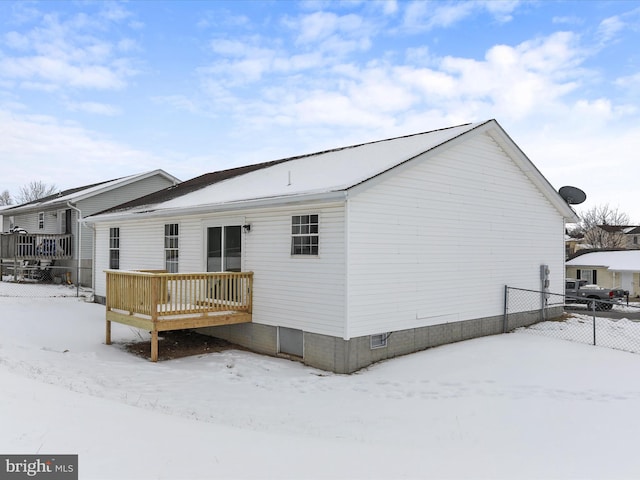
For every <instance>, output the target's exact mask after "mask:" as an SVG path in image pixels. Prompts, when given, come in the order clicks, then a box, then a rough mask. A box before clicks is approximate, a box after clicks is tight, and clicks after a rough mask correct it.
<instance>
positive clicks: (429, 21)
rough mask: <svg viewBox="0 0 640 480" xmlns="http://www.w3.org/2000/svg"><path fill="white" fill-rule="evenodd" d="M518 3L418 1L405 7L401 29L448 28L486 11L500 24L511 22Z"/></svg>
mask: <svg viewBox="0 0 640 480" xmlns="http://www.w3.org/2000/svg"><path fill="white" fill-rule="evenodd" d="M520 3H521V2H519V1H455V2H440V1H433V0H418V1H414V2H411V3H409V4H408V5H407V7H406V9H405V12H404V25H403V28H406V29H409V30H410V31H428V30H432V29H434V28H448V27H451V26H452V25H455V24H457V23H458V22H460V21H462V20H464V19H466V18H468V17H470V16H471V15H472V14H474V13H477V12H483V11H486V12H487V13H488V14H489V15H491V17H492V18H493V19H494V20H495V21H497V22H500V23H505V22H508V21H511V19H512V13H513V12H514V11H515V10H516V8H517V7H518V6H519V5H520Z"/></svg>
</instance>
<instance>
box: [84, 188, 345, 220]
mask: <svg viewBox="0 0 640 480" xmlns="http://www.w3.org/2000/svg"><path fill="white" fill-rule="evenodd" d="M346 198H347V192H346V191H345V190H335V191H328V192H321V193H308V194H299V195H287V196H279V197H268V198H258V199H252V200H241V201H237V202H226V203H211V204H205V205H195V206H186V207H175V208H162V209H154V207H153V205H149V208H148V209H147V210H143V211H131V210H125V211H122V212H114V213H104V214H100V215H93V216H89V217H87V218H85V219H84V221H85V222H86V223H89V224H98V223H106V222H109V223H113V222H119V221H131V220H138V219H141V218H156V217H173V216H178V215H180V216H181V215H197V214H202V213H219V212H230V211H236V210H249V209H256V208H265V207H276V206H284V205H297V204H303V203H319V202H320V203H323V202H342V201H344V200H345V199H346Z"/></svg>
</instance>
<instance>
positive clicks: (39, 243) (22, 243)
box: [0, 233, 73, 261]
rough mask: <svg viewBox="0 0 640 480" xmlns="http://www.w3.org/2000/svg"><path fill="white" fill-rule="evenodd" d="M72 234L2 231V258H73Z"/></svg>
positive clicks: (0, 249) (0, 241) (0, 239)
mask: <svg viewBox="0 0 640 480" xmlns="http://www.w3.org/2000/svg"><path fill="white" fill-rule="evenodd" d="M71 241H72V239H71V234H70V233H67V234H50V233H0V258H3V259H5V260H15V261H18V260H49V261H50V260H65V259H70V258H72V253H73V252H72V245H71Z"/></svg>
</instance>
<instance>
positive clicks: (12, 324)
mask: <svg viewBox="0 0 640 480" xmlns="http://www.w3.org/2000/svg"><path fill="white" fill-rule="evenodd" d="M60 288H62V289H64V288H65V287H60ZM67 290H68V289H67ZM59 291H60V292H62V290H59ZM0 293H1V292H0ZM72 293H75V291H74V292H72ZM619 325H620V326H621V327H624V326H626V327H625V328H629V329H633V328H634V327H635V324H633V322H621V323H620V324H619ZM539 328H545V327H544V325H543V326H541V327H539ZM554 328H555V327H554ZM138 336H139V332H138V331H137V330H135V329H130V328H129V327H126V326H124V325H119V324H115V325H114V326H113V340H114V342H120V343H123V342H126V341H131V340H135V339H136V338H138ZM638 371H640V355H637V354H632V353H627V352H621V351H616V350H610V349H607V348H602V347H593V346H589V345H584V344H580V343H574V342H569V341H565V340H561V339H557V338H549V337H546V336H544V335H533V334H531V332H526V331H518V332H515V333H513V334H507V335H500V336H494V337H487V338H482V339H477V340H472V341H467V342H462V343H458V344H455V345H449V346H444V347H438V348H433V349H430V350H427V351H424V352H421V353H417V354H413V355H409V356H405V357H402V358H397V359H394V360H391V361H387V362H384V363H380V364H377V365H374V366H372V367H370V368H368V369H365V370H362V371H360V372H358V373H356V374H354V375H350V376H347V375H335V374H330V373H327V372H323V371H320V370H315V369H311V368H308V367H305V366H303V365H301V364H299V363H296V362H292V361H287V360H283V359H277V358H270V357H266V356H261V355H257V354H252V353H247V352H242V351H236V350H227V351H224V352H221V353H212V354H207V355H201V356H197V357H190V358H183V359H179V360H172V361H166V362H160V363H157V364H153V363H151V362H149V361H147V360H144V359H141V358H138V357H135V356H133V355H131V354H129V353H127V352H125V351H124V350H123V349H122V348H119V347H118V346H117V345H112V346H106V345H104V307H102V306H100V305H96V304H91V303H87V302H85V301H84V300H83V299H82V298H64V297H63V298H14V297H1V296H0V382H1V384H2V393H1V394H0V412H1V419H2V422H1V425H2V435H0V453H3V454H9V453H21V454H35V453H40V454H45V453H57V454H62V453H72V454H78V455H79V464H80V469H79V470H80V478H81V479H94V478H102V479H127V478H131V479H152V478H153V479H155V478H157V479H161V478H162V479H206V478H224V479H226V478H292V479H293V478H295V479H303V478H339V479H343V478H347V479H351V478H385V479H396V478H474V479H475V478H509V479H514V478H544V479H548V478H603V479H605V478H606V479H616V478H638V477H639V476H640V463H638V461H637V439H638V435H639V433H638V432H640V415H638V411H640V384H639V383H638V381H637V375H638V373H637V372H638Z"/></svg>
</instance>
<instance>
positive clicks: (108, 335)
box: [104, 320, 111, 345]
mask: <svg viewBox="0 0 640 480" xmlns="http://www.w3.org/2000/svg"><path fill="white" fill-rule="evenodd" d="M105 330H106V331H105V341H104V343H106V344H107V345H111V321H110V320H107V325H106V329H105Z"/></svg>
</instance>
